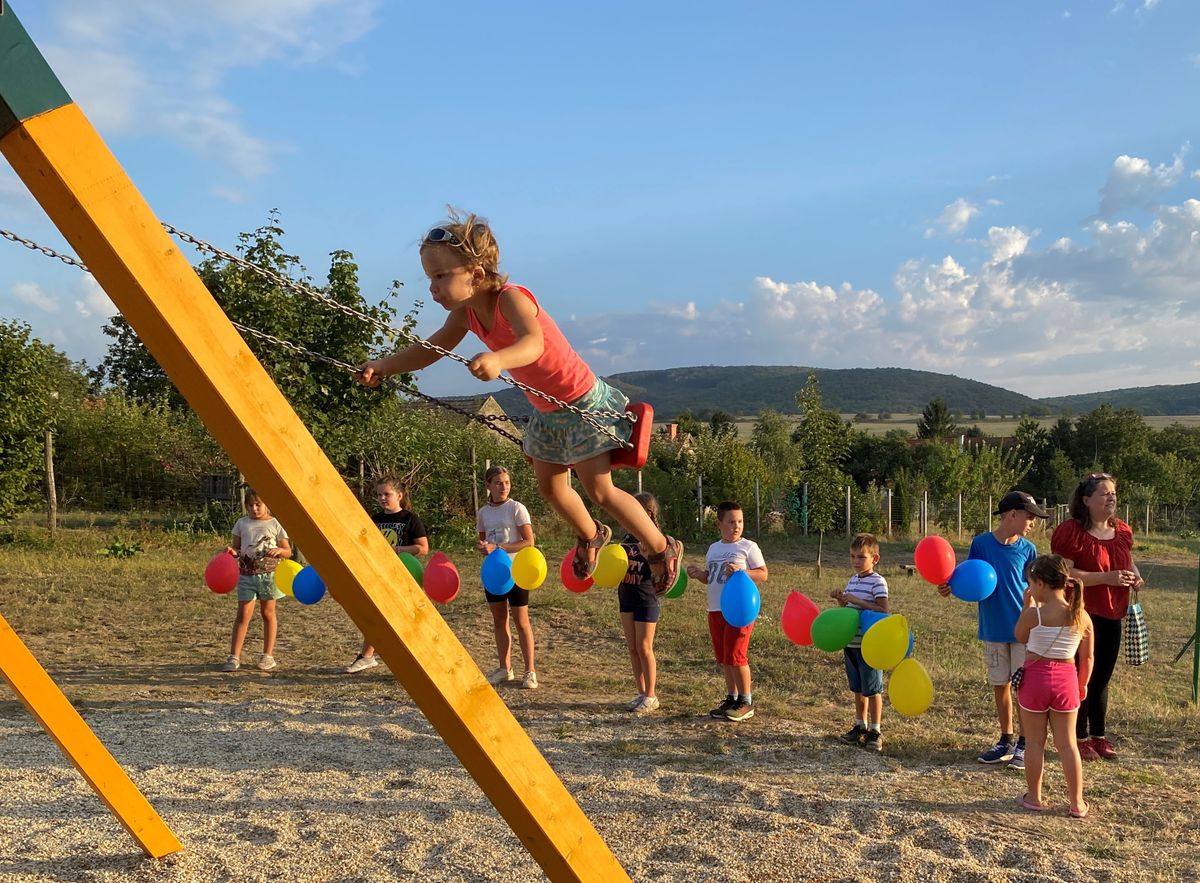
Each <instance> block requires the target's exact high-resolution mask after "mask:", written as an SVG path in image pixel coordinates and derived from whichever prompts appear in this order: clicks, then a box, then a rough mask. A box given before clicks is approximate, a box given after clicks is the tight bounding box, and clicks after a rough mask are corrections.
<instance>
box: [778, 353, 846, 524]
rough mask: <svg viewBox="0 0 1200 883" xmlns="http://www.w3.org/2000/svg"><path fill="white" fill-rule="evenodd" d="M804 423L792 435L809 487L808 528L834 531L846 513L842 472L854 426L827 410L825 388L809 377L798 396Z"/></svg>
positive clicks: (802, 479) (800, 478)
mask: <svg viewBox="0 0 1200 883" xmlns="http://www.w3.org/2000/svg"><path fill="white" fill-rule="evenodd" d="M796 404H797V405H798V406H799V408H800V413H801V417H800V423H799V424H798V425H797V427H796V430H795V432H793V433H792V441H793V442H794V443H795V445H796V448H797V460H798V467H799V476H798V483H799V484H801V485H803V484H807V485H808V524H809V527H810V528H811V529H813V530H832V529H833V527H834V524H835V522H836V519H837V518H838V516H839V515H841V514H842V513H843V511H844V505H845V502H844V501H845V496H844V495H845V488H846V486H847V485H848V484H849V481H850V479H849V477H848V476H847V475H846V474H845V473H844V472H842V469H841V466H842V463H844V462H845V460H846V457H847V455H848V453H849V450H850V432H851V430H850V426H849V424H847V423H844V422H843V421H842V418H841V416H840V415H839V414H838V412H837V411H832V410H827V409H826V408H825V407H824V403H823V402H822V400H821V385H820V383H818V382H817V377H816V375H815V374H809V375H808V382H807V383H806V384H805V385H804V389H803V390H801V391H800V392H799V393H797V394H796Z"/></svg>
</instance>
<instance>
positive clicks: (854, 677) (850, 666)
mask: <svg viewBox="0 0 1200 883" xmlns="http://www.w3.org/2000/svg"><path fill="white" fill-rule="evenodd" d="M842 652H843V654H844V655H845V657H846V681H847V682H848V683H849V685H850V692H851V693H858V694H859V695H860V696H874V695H875V694H877V693H882V692H883V672H881V671H880V670H879V669H877V668H871V666H869V665H867V662H866V660H865V659H863V655H862V648H861V647H847V648H846V649H845V650H843V651H842Z"/></svg>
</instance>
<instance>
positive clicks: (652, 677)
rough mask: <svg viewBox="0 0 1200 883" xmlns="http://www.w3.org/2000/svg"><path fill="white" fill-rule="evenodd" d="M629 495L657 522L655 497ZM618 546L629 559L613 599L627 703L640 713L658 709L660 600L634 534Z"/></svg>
mask: <svg viewBox="0 0 1200 883" xmlns="http://www.w3.org/2000/svg"><path fill="white" fill-rule="evenodd" d="M633 498H634V499H635V500H637V501H638V502H639V503H641V505H642V508H643V509H645V510H646V514H647V515H649V516H650V520H651V521H653V522H654V523H655V524H658V514H659V509H658V499H657V498H656V497H655V496H654V494H650V493H638V494H634V497H633ZM621 546H622V547H624V549H625V554H626V555H627V556H628V558H629V567H628V568H627V569H626V571H625V578H624V579H623V580H622V581H621V585H620V586H618V588H617V598H618V604H619V606H620V611H621V628H622V630H623V631H624V633H625V647H626V648H627V649H628V650H629V662H630V665H632V666H633V683H634V685H635V686H636V687H637V691H638V692H637V696H635V697H634V699H633V701H632V702H630V703H629V710H630V711H632V712H634V713H635V714H637V715H639V716H640V715H644V714H649V713H650V712H652V711H654V709H656V708H658V696H657V695H656V694H655V683H656V680H657V677H658V661H657V660H656V659H655V657H654V632H655V630H656V629H657V627H658V617H659V613H660V612H661V610H662V602H661V601H660V596H659V594H658V593H657V592H655V590H654V580H653V579H651V577H650V565H649V564H647V563H646V558H645V556H644V555H642V553H641V549H640V548H639V546H638V541H637V537H635V536H634V535H633V534H626V535H625V538H624V539H623V540H621Z"/></svg>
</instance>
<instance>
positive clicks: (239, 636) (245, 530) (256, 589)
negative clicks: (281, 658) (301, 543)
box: [221, 488, 292, 671]
mask: <svg viewBox="0 0 1200 883" xmlns="http://www.w3.org/2000/svg"><path fill="white" fill-rule="evenodd" d="M243 505H244V506H245V507H246V517H244V518H239V519H238V521H237V524H235V525H234V526H233V542H231V543H230V544H229V545H228V546H226V547H225V551H226V552H227V553H228V554H230V555H232V556H234V557H235V558H237V560H238V581H237V599H238V607H237V616H235V617H234V620H233V635H232V636H231V637H230V640H229V656H228V657H227V658H226V659H225V664H224V665H222V666H221V671H237V670H238V669H239V668H240V667H241V655H242V644H243V643H245V640H246V631H247V630H248V629H249V627H250V619H251V618H252V617H253V616H254V602H255V601H258V607H259V610H260V611H261V612H262V619H263V650H262V656H260V657H259V659H258V667H259V669H260V670H262V671H270V670H271V669H273V668H274V667H275V635H276V634H277V631H278V624H277V622H276V620H275V602H276V601H278V600H279V599H280V598H282V597H283V592H281V591H279V589H278V588H277V587H276V586H275V568H276V567H277V566H278V565H279V561H280V559H282V558H291V557H292V544H291V541H290V540H289V539H288V535H287V531H285V530H284V529H283V525H281V524H280V523H279V522H278V521H277V520H276V519H275V518H274V517H272V515H271V510H270V509H268V508H267V504H266V503H264V502H263V501H262V498H261V497H259V495H258V493H257V492H255V491H254V490H253V489H251V488H246V493H245V496H244V497H243Z"/></svg>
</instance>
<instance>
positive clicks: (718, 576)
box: [687, 502, 767, 721]
mask: <svg viewBox="0 0 1200 883" xmlns="http://www.w3.org/2000/svg"><path fill="white" fill-rule="evenodd" d="M744 526H745V524H744V520H743V516H742V507H741V506H740V505H739V504H737V503H733V502H724V503H721V504H720V505H719V506H717V527H718V528H720V530H721V539H720V540H718V541H717V542H715V543H713V544H712V545H711V546H709V547H708V554H707V555H705V566H704V567H703V568H701V567H696V566H691V567H689V568H688V569H687V574H688V576H690V577H691V578H692V579H695V580H699V581H700V582H702V583H704V584H705V585H707V586H708V634H709V637H711V638H712V646H713V655H714V656H715V657H716V659H717V662H718V663H720V664H721V666H722V667H723V668H724V673H725V699H724V701H722V702H721V704H720V705H718V706H717V707H716V708H714V709H713V710H712V711H710V712H709V715H710V716H712V717H715V718H724V719H725V720H731V721H744V720H746V719H747V718H751V717H754V697H753V695H752V694H751V689H750V688H751V680H750V659H749V657H748V656H747V651H748V650H749V648H750V633H751V632H752V631H754V623H750V625H747V626H742V627H740V628H739V627H736V626H732V625H730V624H729V623H728V622H726V621H725V617H724V616H723V615H722V614H721V590H722V589H724V588H725V582H726V581H727V580H728V579H729V577H730V576H731V575H732V574H733V573H734V572H735V571H738V570H744V571H746V575H747V576H749V577H750V579H752V580H754V581H755V582H756V583H764V582H766V581H767V564H766V562H765V561H764V560H763V554H762V550H761V549H759V548H758V543H756V542H754V541H753V540H748V539H746V538H745V537H743V536H742V531H743V529H744Z"/></svg>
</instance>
